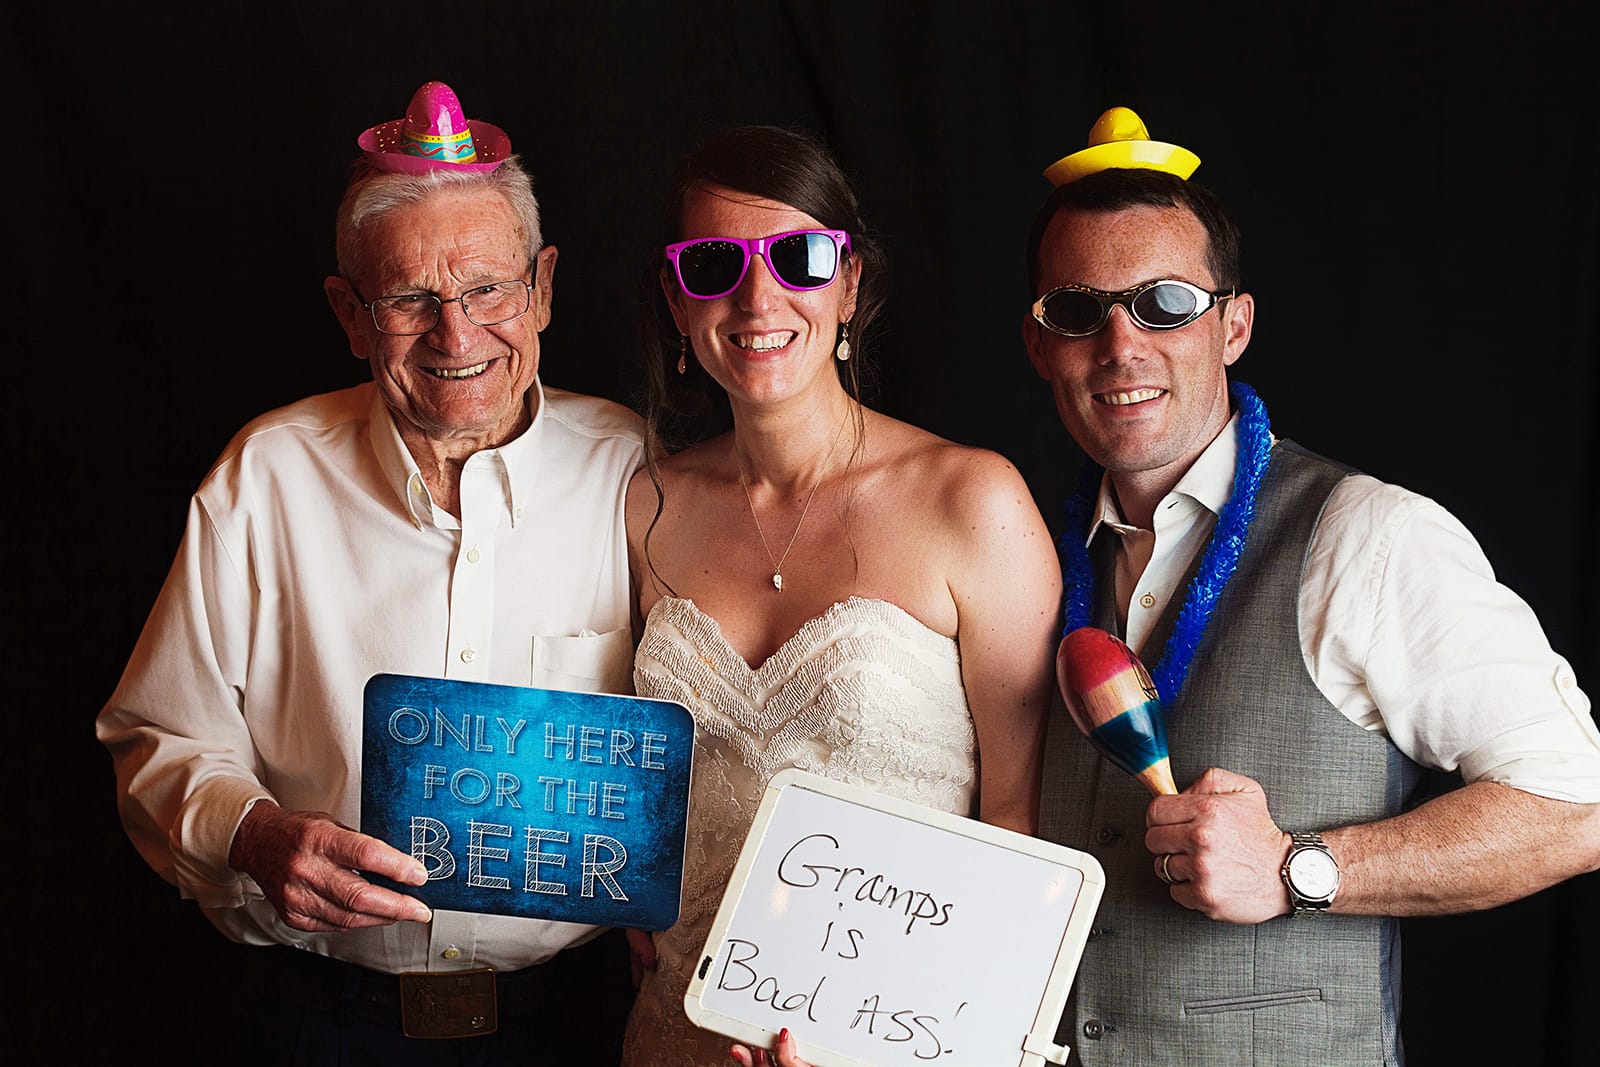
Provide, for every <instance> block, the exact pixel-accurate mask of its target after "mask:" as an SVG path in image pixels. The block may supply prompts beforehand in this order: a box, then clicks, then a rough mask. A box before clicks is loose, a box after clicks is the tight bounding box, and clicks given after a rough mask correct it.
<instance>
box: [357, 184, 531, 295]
mask: <svg viewBox="0 0 1600 1067" xmlns="http://www.w3.org/2000/svg"><path fill="white" fill-rule="evenodd" d="M441 189H482V190H484V191H493V192H497V193H499V194H500V195H501V196H503V197H505V198H506V203H508V204H510V205H511V209H512V210H513V211H515V212H516V213H517V217H518V218H519V219H521V221H522V231H523V234H524V235H525V236H526V238H527V242H528V262H529V263H530V264H532V263H533V261H534V260H535V259H536V258H537V257H538V255H539V250H540V249H542V248H543V247H544V237H543V235H542V234H541V233H540V231H539V201H538V199H537V198H536V197H535V196H534V195H533V177H532V176H531V175H530V174H529V173H528V172H527V171H526V170H524V169H523V168H522V157H520V156H515V155H513V156H509V157H507V158H506V159H505V160H504V161H503V162H502V163H501V164H500V165H499V166H498V167H496V168H495V169H494V170H490V171H481V170H465V169H456V168H444V167H438V168H434V169H432V170H429V171H427V172H426V173H423V174H391V173H389V172H387V171H381V170H378V169H377V168H376V167H374V166H372V164H371V163H369V162H367V160H365V159H360V160H358V161H357V162H356V169H355V173H354V175H353V176H352V177H351V179H350V184H349V186H348V187H347V188H346V189H345V192H344V199H342V200H341V201H340V202H339V213H338V218H337V222H336V223H335V225H334V242H335V249H336V252H337V254H338V262H339V273H340V275H341V276H343V277H345V278H354V277H355V275H356V270H357V266H358V264H359V263H360V261H361V252H362V235H363V233H364V232H365V231H366V228H367V227H368V226H370V225H371V224H372V223H373V222H376V221H377V220H378V219H381V218H383V217H384V216H385V215H387V214H389V213H390V212H391V211H394V210H395V209H397V208H402V207H407V206H410V205H413V204H420V203H422V202H423V201H424V200H426V199H427V198H428V197H430V196H432V195H433V194H434V193H436V192H438V191H439V190H441Z"/></svg>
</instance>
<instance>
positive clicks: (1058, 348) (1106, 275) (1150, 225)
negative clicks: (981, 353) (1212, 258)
mask: <svg viewBox="0 0 1600 1067" xmlns="http://www.w3.org/2000/svg"><path fill="white" fill-rule="evenodd" d="M1207 247H1208V245H1207V237H1206V232H1205V227H1204V226H1202V225H1201V223H1200V221H1199V220H1198V219H1196V218H1195V217H1194V215H1193V213H1191V212H1190V211H1188V210H1187V209H1185V208H1160V207H1145V206H1140V207H1131V208H1126V209H1124V210H1121V211H1116V212H1110V213H1095V214H1091V213H1084V212H1072V213H1062V214H1059V215H1057V216H1056V217H1055V218H1054V219H1053V220H1052V221H1051V223H1050V225H1049V227H1047V228H1046V230H1045V235H1044V240H1043V242H1042V244H1041V246H1040V251H1039V282H1038V292H1036V293H1035V294H1034V295H1035V296H1042V295H1043V294H1044V293H1046V292H1048V291H1050V290H1051V289H1053V288H1055V287H1056V286H1059V285H1068V284H1076V285H1086V286H1090V287H1092V288H1095V289H1101V290H1104V291H1107V292H1120V291H1122V290H1125V289H1129V288H1132V287H1133V286H1135V285H1139V284H1141V283H1143V282H1148V281H1154V280H1156V279H1160V278H1171V279H1176V280H1180V281H1187V282H1191V283H1193V284H1195V285H1199V286H1201V287H1203V288H1205V289H1215V288H1216V285H1215V280H1214V279H1213V277H1212V275H1211V271H1210V269H1209V267H1208V266H1207V265H1206V249H1207ZM1250 299H1251V298H1250V297H1249V296H1248V295H1247V294H1240V295H1239V296H1237V297H1235V298H1234V299H1232V300H1227V301H1223V302H1221V303H1220V304H1219V305H1218V306H1217V307H1213V308H1212V309H1211V310H1209V311H1207V312H1206V313H1205V314H1204V315H1202V316H1200V317H1199V318H1198V319H1196V320H1195V321H1194V322H1191V323H1190V324H1189V325H1187V326H1184V327H1182V328H1181V329H1177V330H1164V331H1155V330H1145V329H1141V328H1140V327H1138V326H1136V325H1135V324H1134V322H1133V320H1132V319H1131V318H1129V316H1128V312H1127V310H1126V309H1125V308H1121V307H1117V308H1113V309H1112V311H1111V314H1110V316H1109V318H1108V319H1107V320H1106V324H1105V327H1104V328H1103V329H1102V330H1101V331H1100V332H1099V333H1096V334H1092V335H1090V336H1088V337H1063V336H1061V335H1059V334H1056V333H1052V332H1051V331H1049V330H1047V329H1045V328H1044V327H1043V326H1041V325H1039V323H1037V322H1035V321H1034V319H1033V317H1032V316H1031V315H1028V316H1026V318H1025V321H1024V324H1023V337H1024V340H1025V342H1026V344H1027V347H1028V357H1029V359H1030V360H1031V361H1032V363H1033V366H1034V369H1035V370H1037V371H1038V372H1039V376H1040V377H1042V378H1044V379H1046V380H1047V381H1049V382H1050V386H1051V391H1052V392H1053V393H1054V395H1055V402H1056V411H1057V413H1058V414H1059V415H1060V417H1061V422H1062V424H1063V425H1065V426H1066V428H1067V430H1068V432H1069V433H1071V434H1072V437H1073V439H1074V440H1075V441H1077V442H1078V444H1079V446H1080V447H1082V448H1083V450H1084V451H1085V452H1086V453H1088V455H1089V456H1090V457H1091V458H1093V459H1094V460H1095V461H1096V462H1097V463H1099V464H1101V465H1102V466H1104V467H1106V468H1107V469H1108V470H1110V471H1112V472H1113V473H1118V472H1141V473H1143V472H1150V473H1158V474H1165V475H1167V476H1169V477H1170V478H1171V481H1172V482H1173V483H1174V484H1175V483H1176V481H1177V479H1178V478H1179V477H1181V475H1182V473H1183V472H1184V471H1185V470H1187V469H1188V467H1189V465H1190V464H1191V463H1192V462H1193V461H1194V459H1195V458H1196V457H1197V456H1199V454H1200V453H1201V452H1202V451H1204V450H1205V448H1206V446H1207V445H1209V444H1210V443H1211V441H1212V440H1213V439H1214V438H1215V437H1216V436H1217V434H1218V433H1220V432H1221V430H1222V428H1223V427H1224V426H1225V425H1226V424H1227V421H1228V415H1229V406H1228V383H1227V376H1226V373H1225V369H1226V368H1227V367H1228V366H1229V365H1231V364H1232V363H1233V362H1234V361H1235V360H1237V359H1238V358H1239V356H1240V355H1241V354H1243V352H1244V348H1245V345H1246V344H1247V343H1248V342H1249V338H1250V319H1251V314H1252V311H1253V308H1252V306H1251V304H1250Z"/></svg>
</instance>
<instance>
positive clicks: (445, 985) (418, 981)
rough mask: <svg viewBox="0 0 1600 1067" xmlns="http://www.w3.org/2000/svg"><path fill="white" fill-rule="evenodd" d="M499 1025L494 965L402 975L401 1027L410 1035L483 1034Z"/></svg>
mask: <svg viewBox="0 0 1600 1067" xmlns="http://www.w3.org/2000/svg"><path fill="white" fill-rule="evenodd" d="M499 1025H500V1019H499V1004H498V1001H497V999H496V996H495V982H494V968H493V967H480V968H477V969H475V970H470V971H440V972H429V971H407V972H405V973H403V974H401V975H400V1029H401V1031H402V1032H404V1034H405V1035H406V1036H407V1037H431V1038H439V1037H482V1036H483V1035H484V1034H492V1033H494V1032H495V1030H496V1029H497V1028H498V1027H499Z"/></svg>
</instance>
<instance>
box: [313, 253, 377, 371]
mask: <svg viewBox="0 0 1600 1067" xmlns="http://www.w3.org/2000/svg"><path fill="white" fill-rule="evenodd" d="M322 291H323V292H324V293H325V294H327V297H328V306H329V307H331V308H333V317H334V318H336V319H338V320H339V325H340V326H342V327H344V335H345V336H346V337H348V338H349V339H350V352H351V354H352V355H354V356H355V357H356V358H357V359H366V358H367V355H368V353H367V351H366V347H367V331H366V327H367V326H369V325H371V323H372V319H371V318H370V317H368V315H367V309H366V308H365V307H364V306H362V303H361V298H360V297H358V296H356V291H355V289H354V288H353V287H352V286H351V285H350V283H349V282H347V281H345V280H344V279H343V278H341V277H339V276H338V275H337V274H330V275H329V276H328V277H326V278H324V279H323V280H322Z"/></svg>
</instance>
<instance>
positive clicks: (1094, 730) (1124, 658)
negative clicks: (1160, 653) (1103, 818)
mask: <svg viewBox="0 0 1600 1067" xmlns="http://www.w3.org/2000/svg"><path fill="white" fill-rule="evenodd" d="M1056 681H1057V683H1059V684H1060V686H1061V697H1062V699H1063V700H1064V701H1066V705H1067V711H1068V712H1070V713H1071V715H1072V721H1073V722H1075V723H1077V724H1078V729H1080V730H1082V731H1083V734H1084V736H1085V737H1087V738H1088V739H1089V743H1090V744H1092V745H1094V747H1095V748H1096V749H1098V750H1099V752H1100V754H1101V755H1102V756H1104V757H1105V758H1106V759H1108V760H1110V761H1111V762H1112V763H1115V764H1116V765H1117V766H1118V767H1121V768H1122V769H1123V770H1125V771H1127V772H1128V773H1129V774H1131V775H1133V776H1134V777H1135V778H1137V779H1139V781H1141V782H1143V783H1144V785H1145V788H1146V789H1148V790H1150V792H1152V793H1154V794H1156V795H1158V796H1159V795H1160V794H1162V793H1168V794H1176V793H1177V792H1178V787H1177V786H1176V785H1175V784H1174V783H1173V781H1172V762H1171V761H1170V760H1169V759H1168V758H1167V726H1166V720H1165V719H1164V718H1163V717H1162V714H1161V697H1160V695H1159V694H1158V693H1157V692H1156V686H1155V683H1154V682H1152V681H1151V680H1150V672H1149V671H1147V670H1145V666H1144V664H1143V663H1140V662H1139V657H1138V656H1137V655H1135V654H1134V651H1133V649H1131V648H1129V647H1128V646H1127V645H1125V644H1123V643H1122V641H1120V640H1119V639H1118V638H1117V637H1116V636H1115V635H1114V634H1109V633H1107V632H1106V631H1104V630H1100V629H1096V628H1095V627H1093V626H1080V627H1078V628H1077V629H1076V630H1073V631H1072V632H1071V633H1069V634H1067V636H1065V637H1063V638H1062V639H1061V645H1060V647H1059V648H1058V649H1056Z"/></svg>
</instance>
